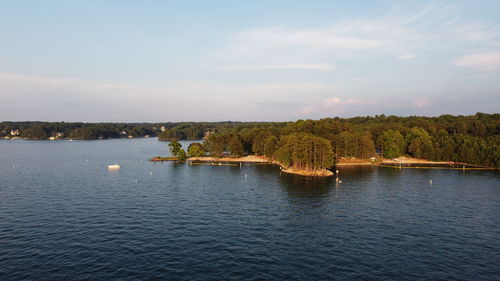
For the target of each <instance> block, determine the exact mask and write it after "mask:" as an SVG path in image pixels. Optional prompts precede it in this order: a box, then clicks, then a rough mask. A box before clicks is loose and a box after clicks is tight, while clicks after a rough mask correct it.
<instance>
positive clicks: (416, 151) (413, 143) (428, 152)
mask: <svg viewBox="0 0 500 281" xmlns="http://www.w3.org/2000/svg"><path fill="white" fill-rule="evenodd" d="M407 142H408V143H409V145H408V151H409V152H410V153H411V154H412V156H413V157H416V158H426V159H431V158H432V157H433V155H434V145H433V143H432V138H431V136H430V135H429V134H428V133H427V131H426V130H424V129H422V128H419V127H414V128H412V129H411V131H410V133H409V134H408V135H407Z"/></svg>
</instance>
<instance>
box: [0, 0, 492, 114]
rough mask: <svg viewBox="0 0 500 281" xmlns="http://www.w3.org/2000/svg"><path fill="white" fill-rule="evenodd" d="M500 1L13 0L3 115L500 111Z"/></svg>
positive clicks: (1, 6)
mask: <svg viewBox="0 0 500 281" xmlns="http://www.w3.org/2000/svg"><path fill="white" fill-rule="evenodd" d="M499 14H500V1H427V2H425V1H342V2H341V1H0V99H1V103H0V120H3V121H6V120H45V121H85V122H101V121H110V122H134V121H144V122H157V121H220V120H241V121H287V120H297V119H308V118H311V119H319V118H324V117H334V116H340V117H351V116H366V115H376V114H386V115H390V114H394V115H402V116H408V115H426V116H437V115H440V114H448V113H449V114H455V115H457V114H464V115H466V114H474V113H476V112H486V113H493V112H499V108H500V17H499V16H498V15H499Z"/></svg>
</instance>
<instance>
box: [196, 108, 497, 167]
mask: <svg viewBox="0 0 500 281" xmlns="http://www.w3.org/2000/svg"><path fill="white" fill-rule="evenodd" d="M202 147H203V149H204V151H205V152H206V153H207V154H209V155H212V156H216V157H220V156H223V155H234V156H241V155H245V154H255V155H262V156H266V157H269V158H272V159H274V160H276V161H279V162H281V163H284V164H285V166H287V165H288V166H297V167H301V168H304V167H305V168H307V169H309V168H312V169H318V168H324V167H330V166H331V163H332V161H333V162H335V161H338V160H340V159H341V158H356V159H370V158H372V157H375V158H380V157H384V158H396V157H400V156H404V155H406V156H411V157H415V158H425V159H429V160H434V161H457V162H465V163H469V164H475V165H484V166H492V167H499V166H500V114H484V113H477V114H475V115H471V116H452V115H442V116H439V117H415V116H414V117H397V116H385V115H377V116H375V117H355V118H325V119H321V120H298V121H296V122H275V123H251V124H249V123H240V124H232V125H231V126H227V127H219V128H215V129H214V131H213V133H212V134H210V135H209V136H208V137H207V138H206V139H205V141H204V142H203V144H202ZM188 154H189V153H188Z"/></svg>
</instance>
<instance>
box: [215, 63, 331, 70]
mask: <svg viewBox="0 0 500 281" xmlns="http://www.w3.org/2000/svg"><path fill="white" fill-rule="evenodd" d="M221 68H222V69H225V70H320V71H329V70H334V69H335V66H334V65H332V64H325V63H295V64H274V65H227V66H223V67H221Z"/></svg>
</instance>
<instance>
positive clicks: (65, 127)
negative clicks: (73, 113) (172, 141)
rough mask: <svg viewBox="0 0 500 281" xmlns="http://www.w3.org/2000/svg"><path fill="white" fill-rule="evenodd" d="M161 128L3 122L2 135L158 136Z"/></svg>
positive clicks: (129, 124)
mask: <svg viewBox="0 0 500 281" xmlns="http://www.w3.org/2000/svg"><path fill="white" fill-rule="evenodd" d="M159 128H160V127H159V125H156V124H148V123H81V122H31V121H29V122H1V123H0V136H2V137H4V138H11V137H21V138H27V139H38V140H44V139H48V138H55V139H62V138H68V139H84V140H91V139H108V138H126V137H145V136H156V134H157V131H158V130H159Z"/></svg>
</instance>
